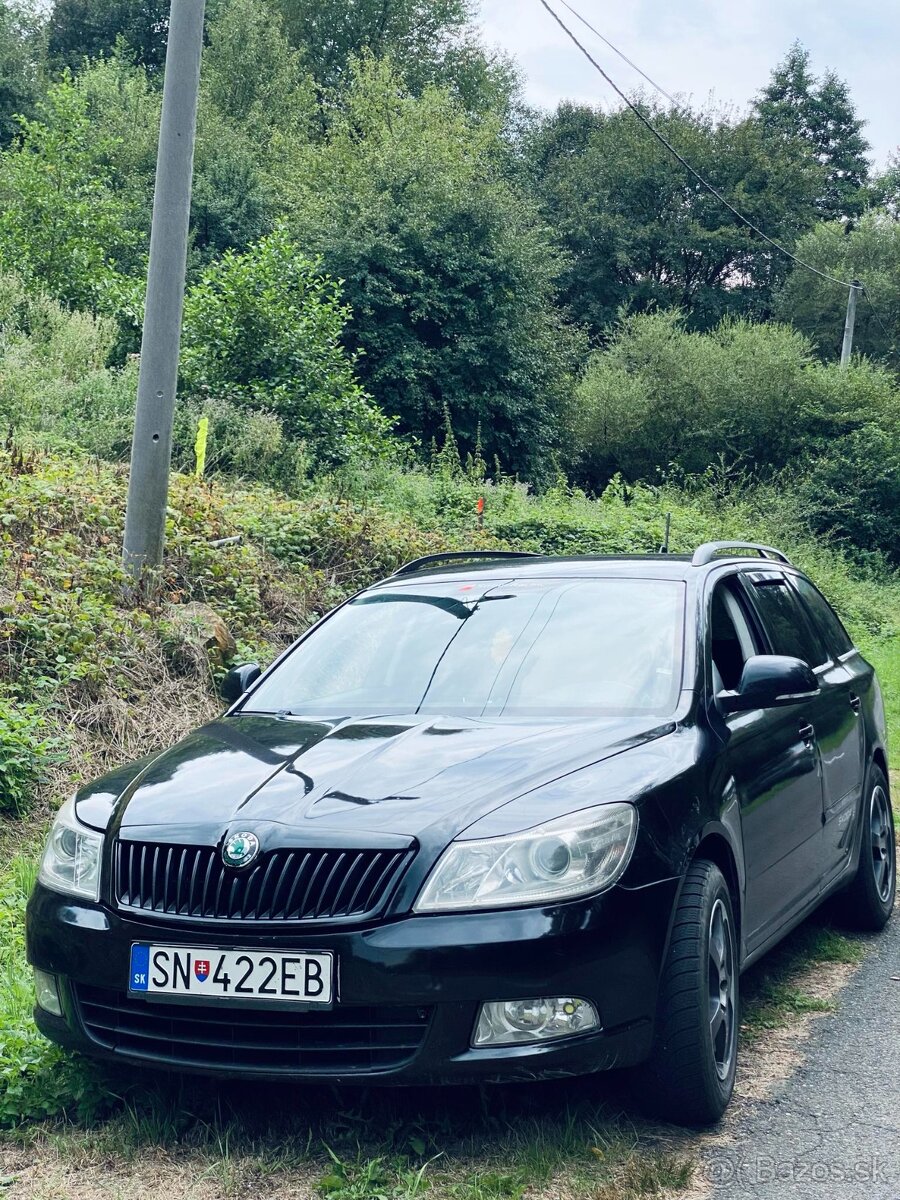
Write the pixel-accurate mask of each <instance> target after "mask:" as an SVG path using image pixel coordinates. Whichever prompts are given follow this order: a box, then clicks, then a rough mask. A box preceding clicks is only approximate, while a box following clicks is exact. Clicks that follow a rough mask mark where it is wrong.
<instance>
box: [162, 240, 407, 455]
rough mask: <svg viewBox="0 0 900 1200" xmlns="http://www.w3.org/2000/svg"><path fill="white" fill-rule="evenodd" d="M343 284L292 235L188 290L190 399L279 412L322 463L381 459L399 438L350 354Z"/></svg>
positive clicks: (262, 245) (185, 360) (236, 257)
mask: <svg viewBox="0 0 900 1200" xmlns="http://www.w3.org/2000/svg"><path fill="white" fill-rule="evenodd" d="M348 316H349V313H348V310H347V308H346V307H345V306H343V305H342V304H341V301H340V289H339V287H338V285H337V284H336V283H335V282H334V281H333V280H332V279H329V278H328V277H327V276H326V275H323V274H322V273H321V272H320V271H319V269H318V266H317V264H316V263H314V262H312V261H311V260H310V259H308V258H307V257H305V256H304V254H303V253H302V251H301V250H300V248H299V246H297V245H296V244H294V243H293V242H292V241H291V240H290V238H289V237H288V236H287V234H286V233H285V232H284V231H283V230H276V231H275V232H274V233H272V234H271V235H270V236H268V237H266V238H263V239H262V241H260V242H259V243H258V244H257V245H256V246H254V247H252V248H251V249H250V250H249V251H248V252H247V253H246V254H235V253H234V252H233V251H231V250H229V251H227V252H226V253H225V255H224V257H223V258H222V259H221V261H220V262H217V263H214V264H213V265H211V266H210V267H208V268H207V269H206V270H205V271H204V272H203V275H202V276H201V278H200V280H199V281H198V282H197V283H196V284H195V285H194V286H193V287H192V288H191V289H190V290H189V292H188V294H187V297H186V299H185V307H184V335H183V339H182V356H181V370H182V377H183V382H184V385H185V388H186V390H187V392H188V393H189V394H193V395H194V396H201V397H210V398H212V399H214V400H225V401H228V402H231V403H232V404H235V405H237V406H238V407H240V408H244V409H248V410H250V411H251V412H261V411H262V412H265V411H268V412H274V413H276V414H277V415H278V416H279V417H280V418H281V420H282V422H283V425H284V429H285V432H286V434H287V435H288V436H289V437H290V438H292V439H294V440H298V439H301V440H303V441H304V442H305V443H306V445H307V448H308V450H309V452H310V455H311V457H312V458H313V459H314V460H317V461H318V462H320V463H325V464H336V463H342V462H346V461H347V460H348V459H349V458H351V457H352V456H353V455H354V454H357V455H358V454H362V453H364V452H366V451H378V450H379V449H380V448H381V446H382V445H383V443H384V440H385V438H386V437H387V434H388V431H389V429H390V422H389V421H387V420H386V419H385V418H384V417H383V416H382V414H381V413H380V412H379V411H378V409H377V408H376V407H375V406H374V405H373V404H372V402H371V401H370V399H369V397H368V396H366V394H365V393H364V392H363V391H362V389H361V388H360V386H359V384H358V383H357V382H356V379H355V378H354V373H353V362H352V360H351V359H350V358H349V357H348V356H347V354H346V353H345V351H344V350H343V348H342V346H341V341H340V338H341V333H342V330H343V328H344V325H345V323H346V321H347V319H348Z"/></svg>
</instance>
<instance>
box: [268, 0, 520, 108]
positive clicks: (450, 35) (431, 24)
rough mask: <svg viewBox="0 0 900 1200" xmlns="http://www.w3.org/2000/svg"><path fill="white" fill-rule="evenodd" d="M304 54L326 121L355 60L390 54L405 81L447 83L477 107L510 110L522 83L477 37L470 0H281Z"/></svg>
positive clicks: (413, 87)
mask: <svg viewBox="0 0 900 1200" xmlns="http://www.w3.org/2000/svg"><path fill="white" fill-rule="evenodd" d="M278 6H279V7H280V9H281V12H282V13H283V16H284V22H285V28H286V30H287V33H288V36H289V37H290V38H291V40H292V41H293V43H294V45H295V46H297V47H298V49H299V50H300V52H301V53H302V55H303V61H304V62H305V63H306V64H307V66H308V68H309V70H310V72H311V74H312V77H313V79H314V81H315V83H316V87H317V89H318V92H319V95H320V97H321V102H322V121H323V125H325V124H327V120H328V110H329V109H330V108H331V106H332V97H333V96H334V95H335V94H336V95H338V96H339V95H340V93H341V91H342V90H343V89H345V88H347V86H348V84H349V83H350V80H351V76H352V73H353V60H354V59H356V58H359V57H360V56H361V55H363V54H370V55H372V56H373V57H375V58H390V59H391V60H392V61H393V62H394V63H395V64H396V67H397V69H398V70H399V72H400V74H401V75H402V77H403V82H404V85H405V88H406V89H408V90H409V91H410V92H412V94H413V95H420V94H421V93H422V92H423V91H425V90H426V89H427V88H428V87H430V86H432V85H435V84H437V85H438V86H440V87H447V88H448V89H449V90H450V91H451V92H452V93H453V95H454V96H455V97H456V98H457V99H458V100H459V102H460V103H461V104H462V106H463V107H464V108H465V109H466V110H467V111H469V112H471V113H473V114H479V115H483V114H485V113H487V112H498V111H500V112H505V111H506V110H507V109H508V107H509V106H510V104H511V102H512V100H513V98H514V96H515V92H516V89H517V84H518V79H517V73H516V71H515V68H514V67H513V65H512V64H511V63H510V62H509V60H507V59H506V58H504V57H503V56H502V55H500V54H499V53H498V52H497V51H489V50H487V49H486V48H485V47H484V45H483V44H482V42H481V39H480V37H479V34H478V31H477V27H476V24H475V21H476V6H475V4H474V3H473V0H394V2H393V3H391V4H385V3H384V2H383V0H356V3H354V4H353V5H348V4H347V3H346V2H345V0H278Z"/></svg>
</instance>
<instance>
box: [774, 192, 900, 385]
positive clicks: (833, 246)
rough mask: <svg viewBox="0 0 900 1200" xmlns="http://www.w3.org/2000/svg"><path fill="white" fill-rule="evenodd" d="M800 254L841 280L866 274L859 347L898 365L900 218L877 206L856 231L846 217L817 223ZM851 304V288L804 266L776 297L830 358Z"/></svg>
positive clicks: (785, 316)
mask: <svg viewBox="0 0 900 1200" xmlns="http://www.w3.org/2000/svg"><path fill="white" fill-rule="evenodd" d="M797 254H798V255H799V256H800V257H801V258H802V259H803V260H804V262H808V263H810V264H811V265H812V266H814V267H818V269H819V270H820V271H825V272H827V273H828V274H829V275H833V276H836V277H837V278H838V279H860V280H861V281H862V282H863V283H864V284H865V285H866V292H867V294H868V297H869V299H866V297H860V299H859V300H858V303H857V307H856V334H855V338H854V350H855V351H856V352H857V353H863V354H868V355H870V356H872V357H874V358H886V359H889V360H890V361H892V363H893V365H895V366H896V362H897V357H896V356H897V351H898V348H900V221H898V220H897V219H896V218H895V217H893V216H891V215H890V213H888V212H885V211H884V210H882V211H878V210H871V211H870V212H867V213H866V214H865V216H863V217H862V219H861V220H860V221H859V222H858V224H857V225H855V226H854V227H853V228H852V229H850V230H848V229H847V228H846V226H845V225H844V224H843V222H841V221H832V222H830V223H829V224H822V225H817V226H816V228H815V229H814V230H812V231H811V232H810V233H808V234H806V236H805V237H803V238H801V239H800V241H799V242H798V243H797ZM870 301H871V303H870ZM846 307H847V289H846V288H842V287H840V286H839V285H837V284H834V283H831V282H829V280H827V279H822V278H821V277H820V276H818V275H813V274H812V273H811V272H810V271H804V270H803V269H802V268H800V267H798V268H796V269H795V270H794V271H793V272H792V274H791V275H790V277H789V278H788V280H787V282H786V283H785V285H784V288H783V289H782V291H781V293H780V294H779V296H778V298H777V301H776V311H777V313H778V316H779V318H780V319H781V320H784V321H790V322H791V324H792V325H794V326H795V327H796V328H797V329H800V330H802V331H803V333H805V334H806V335H807V337H809V338H811V339H812V341H813V342H814V343H815V345H816V348H817V349H818V351H819V353H820V354H821V355H822V357H823V358H825V359H829V360H832V359H835V358H837V357H838V356H839V355H840V352H841V342H842V340H843V335H844V316H845V311H846ZM876 310H877V314H878V315H877V316H876ZM879 318H880V319H881V320H880V322H879ZM882 323H883V325H884V328H882Z"/></svg>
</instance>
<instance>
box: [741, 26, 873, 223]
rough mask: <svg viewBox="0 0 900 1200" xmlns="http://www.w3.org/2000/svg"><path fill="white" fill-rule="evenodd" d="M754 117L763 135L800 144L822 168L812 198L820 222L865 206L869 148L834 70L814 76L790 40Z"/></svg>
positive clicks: (855, 212)
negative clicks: (821, 177) (821, 178)
mask: <svg viewBox="0 0 900 1200" xmlns="http://www.w3.org/2000/svg"><path fill="white" fill-rule="evenodd" d="M756 115H757V117H758V118H759V120H760V122H761V123H762V126H763V129H764V130H765V132H766V135H767V137H769V138H770V139H774V140H779V141H783V142H785V143H787V144H791V143H795V142H797V141H798V140H799V141H801V142H803V143H805V145H806V146H807V147H809V149H810V150H811V151H812V153H813V155H814V156H815V159H816V161H817V162H819V163H821V164H822V166H823V167H824V169H825V173H824V181H823V182H824V186H823V187H822V189H821V192H820V194H819V195H818V196H817V198H816V202H815V204H816V210H817V215H818V216H819V218H820V220H825V221H836V220H843V219H846V218H847V217H854V216H859V214H860V213H861V212H862V210H863V208H864V207H865V204H866V188H865V185H866V182H867V180H868V176H869V160H868V158H867V157H866V155H867V153H868V151H869V149H870V146H869V143H868V142H867V141H866V139H865V138H864V137H863V132H862V131H863V128H864V126H865V122H864V121H862V120H860V118H859V117H858V116H857V115H856V107H855V105H854V104H853V101H852V100H851V98H850V89H849V88H848V87H847V84H846V83H844V81H843V80H842V79H839V78H838V77H837V75H836V74H835V73H834V71H827V72H826V73H825V75H824V76H823V77H822V79H817V78H816V77H815V76H814V75H813V73H812V70H811V68H810V54H809V51H808V50H806V49H805V48H804V47H803V46H802V45H801V44H800V43H799V42H794V44H793V45H792V46H791V48H790V50H789V51H788V53H787V56H786V57H785V59H784V61H783V62H781V63H779V64H778V66H777V67H776V68H775V70H774V71H773V72H772V77H771V80H770V81H769V83H768V85H767V86H766V87H765V88H764V89H763V91H762V94H761V95H760V97H759V99H758V100H757V102H756Z"/></svg>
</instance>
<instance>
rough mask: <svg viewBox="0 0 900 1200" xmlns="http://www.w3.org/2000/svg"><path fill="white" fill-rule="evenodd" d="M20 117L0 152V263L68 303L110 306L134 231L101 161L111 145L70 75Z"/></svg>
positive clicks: (87, 306)
mask: <svg viewBox="0 0 900 1200" xmlns="http://www.w3.org/2000/svg"><path fill="white" fill-rule="evenodd" d="M20 125H21V129H22V134H21V141H20V142H18V143H17V144H15V145H14V146H12V147H10V148H9V149H8V150H7V151H6V152H5V153H4V154H2V156H0V264H2V265H3V266H4V267H5V268H6V269H7V270H10V271H16V272H17V273H18V274H20V275H21V276H22V277H23V278H24V279H25V280H26V281H29V282H31V283H33V284H34V285H35V286H36V287H38V288H39V289H41V290H45V291H47V292H48V293H49V294H50V295H52V296H54V297H55V298H56V299H58V300H61V301H63V302H64V303H66V304H70V305H72V306H74V307H76V308H88V309H92V310H94V311H96V310H102V309H108V308H109V306H110V304H111V302H112V301H111V296H112V294H113V292H114V291H115V289H116V286H117V285H118V284H119V283H120V282H121V276H120V274H119V272H118V271H117V270H116V267H115V265H114V261H113V260H114V257H115V255H116V253H117V252H118V251H122V252H125V251H127V249H128V248H129V246H130V244H131V241H132V238H133V233H132V231H130V230H129V229H128V228H127V222H126V219H125V218H126V205H125V203H124V201H123V200H122V198H121V197H120V196H119V195H118V194H117V193H116V190H115V189H114V187H113V181H112V173H111V171H110V169H109V168H108V167H107V166H104V164H103V159H104V157H105V155H106V154H107V152H110V153H111V152H112V147H111V146H109V145H106V144H104V142H103V141H102V140H101V139H100V138H99V137H98V132H97V129H96V128H95V127H94V126H93V125H92V123H91V120H90V117H89V114H88V108H87V103H86V98H85V96H84V94H83V93H82V92H80V91H79V90H78V89H77V88H76V87H75V86H74V84H73V83H72V80H71V79H70V78H68V77H66V78H64V79H63V80H62V81H61V82H59V83H57V84H54V85H53V86H52V87H51V88H50V90H49V91H48V93H47V96H46V98H45V100H44V101H43V103H42V104H41V106H40V109H39V115H38V117H37V118H36V119H35V120H33V121H31V120H26V119H24V118H23V119H22V120H21V121H20Z"/></svg>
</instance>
